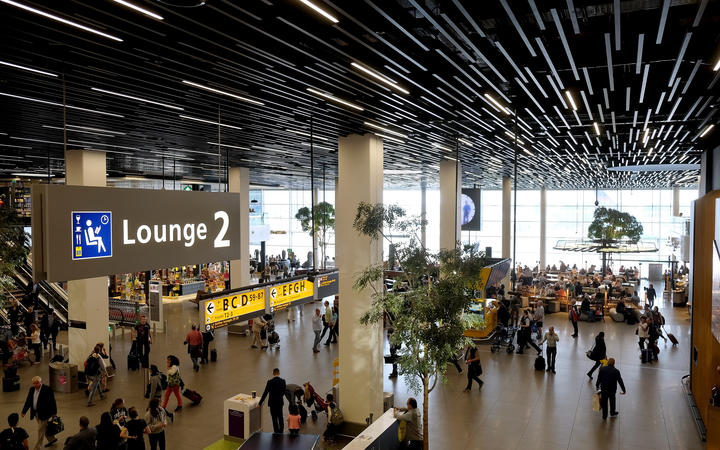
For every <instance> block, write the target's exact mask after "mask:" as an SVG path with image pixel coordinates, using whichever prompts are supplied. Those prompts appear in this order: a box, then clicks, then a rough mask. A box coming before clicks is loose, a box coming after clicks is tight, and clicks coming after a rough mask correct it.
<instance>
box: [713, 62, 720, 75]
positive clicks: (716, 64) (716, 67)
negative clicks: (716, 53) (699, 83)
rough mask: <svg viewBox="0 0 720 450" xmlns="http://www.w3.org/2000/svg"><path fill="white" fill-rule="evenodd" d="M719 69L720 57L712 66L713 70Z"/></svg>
mask: <svg viewBox="0 0 720 450" xmlns="http://www.w3.org/2000/svg"><path fill="white" fill-rule="evenodd" d="M718 70H720V59H718V61H717V62H716V63H715V67H713V72H717V71H718Z"/></svg>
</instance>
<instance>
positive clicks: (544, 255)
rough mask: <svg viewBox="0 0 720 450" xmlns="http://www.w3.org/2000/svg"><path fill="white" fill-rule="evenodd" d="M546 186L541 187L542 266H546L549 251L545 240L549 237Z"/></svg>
mask: <svg viewBox="0 0 720 450" xmlns="http://www.w3.org/2000/svg"><path fill="white" fill-rule="evenodd" d="M546 197H547V195H546V191H545V187H543V188H542V189H540V267H545V260H546V259H547V251H546V248H545V241H546V239H547V226H546V222H547V199H546Z"/></svg>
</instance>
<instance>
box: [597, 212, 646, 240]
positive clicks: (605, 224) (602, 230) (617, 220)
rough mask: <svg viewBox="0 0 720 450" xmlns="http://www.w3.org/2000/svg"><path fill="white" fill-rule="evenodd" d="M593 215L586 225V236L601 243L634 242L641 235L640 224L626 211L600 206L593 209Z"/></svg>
mask: <svg viewBox="0 0 720 450" xmlns="http://www.w3.org/2000/svg"><path fill="white" fill-rule="evenodd" d="M594 217H595V219H594V220H593V221H592V223H591V224H590V226H589V227H588V238H590V239H592V240H594V241H596V242H600V243H601V244H603V245H608V244H612V243H617V242H620V241H625V242H629V243H631V244H635V243H637V242H638V241H639V240H640V237H641V236H642V233H643V227H642V225H641V224H640V223H639V222H638V221H637V219H636V218H635V217H633V216H631V215H630V214H628V213H625V212H622V211H618V210H616V209H611V208H604V207H600V208H596V209H595V216H594Z"/></svg>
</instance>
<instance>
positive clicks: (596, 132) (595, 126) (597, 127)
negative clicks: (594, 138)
mask: <svg viewBox="0 0 720 450" xmlns="http://www.w3.org/2000/svg"><path fill="white" fill-rule="evenodd" d="M593 129H595V134H597V135H598V136H600V127H599V126H598V124H597V122H593Z"/></svg>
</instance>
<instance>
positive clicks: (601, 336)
mask: <svg viewBox="0 0 720 450" xmlns="http://www.w3.org/2000/svg"><path fill="white" fill-rule="evenodd" d="M586 354H587V357H588V358H590V359H592V360H593V361H595V365H593V367H592V369H590V372H588V373H587V376H588V378H590V379H591V380H592V379H593V372H595V370H596V369H597V368H598V367H600V366H601V365H602V362H601V360H603V359H607V348H606V347H605V332H604V331H601V332H600V333H598V335H597V336H595V346H594V347H593V348H592V350H588V352H587V353H586Z"/></svg>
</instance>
